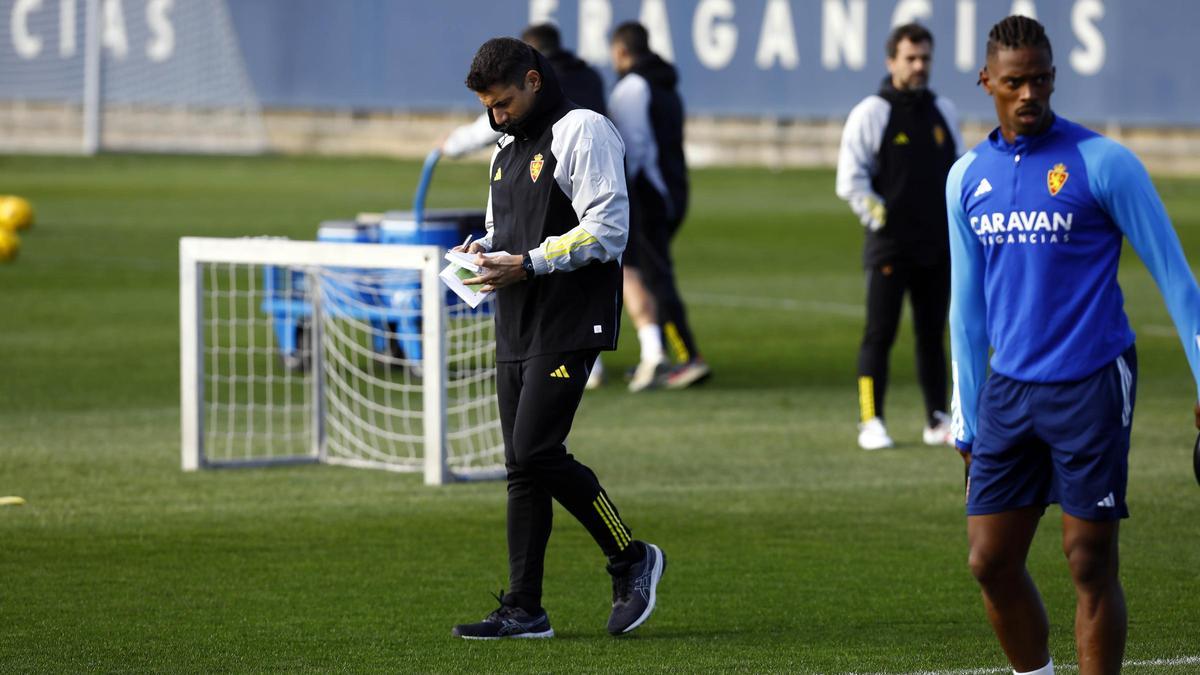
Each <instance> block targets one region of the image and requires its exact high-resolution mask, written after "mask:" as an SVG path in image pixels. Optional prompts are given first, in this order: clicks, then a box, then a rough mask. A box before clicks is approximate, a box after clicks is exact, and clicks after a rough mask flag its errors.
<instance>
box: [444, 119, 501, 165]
mask: <svg viewBox="0 0 1200 675" xmlns="http://www.w3.org/2000/svg"><path fill="white" fill-rule="evenodd" d="M502 135H503V134H501V133H500V132H499V131H496V130H495V129H492V123H491V120H489V119H488V114H487V112H486V111H484V113H483V114H482V115H480V116H479V117H477V118H475V121H474V122H471V123H470V124H464V125H462V126H460V127H458V128H457V129H455V130H454V131H452V132H450V135H449V136H447V137H446V140H445V141H444V142H443V143H442V153H443V154H445V155H446V156H447V157H462V156H463V155H469V154H471V153H472V152H477V151H479V150H483V149H484V148H486V147H488V146H489V145H492V144H494V143H495V142H496V141H498V140H500V137H501V136H502Z"/></svg>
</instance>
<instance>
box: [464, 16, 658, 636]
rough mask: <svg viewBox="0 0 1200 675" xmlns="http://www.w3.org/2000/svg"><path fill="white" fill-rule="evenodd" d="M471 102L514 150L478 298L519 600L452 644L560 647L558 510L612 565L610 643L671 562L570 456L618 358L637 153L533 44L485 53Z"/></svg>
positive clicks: (642, 612) (494, 202)
mask: <svg viewBox="0 0 1200 675" xmlns="http://www.w3.org/2000/svg"><path fill="white" fill-rule="evenodd" d="M467 86H468V87H469V88H470V89H471V90H472V91H474V92H475V93H476V95H477V96H478V97H479V100H480V102H481V103H483V105H484V106H485V107H486V108H487V115H488V119H489V121H490V124H491V126H492V127H493V128H494V129H495V130H497V131H500V132H502V133H503V134H504V137H503V138H501V140H500V144H499V148H498V149H497V150H496V152H495V153H494V154H493V155H492V164H491V168H490V170H489V176H490V186H491V187H490V192H489V196H488V207H487V216H486V218H485V224H486V226H487V230H488V233H487V235H486V236H485V237H484V238H483V239H481V240H479V241H477V242H474V243H472V244H470V247H469V252H471V253H475V254H477V256H476V263H477V264H478V265H480V266H481V267H482V268H483V269H484V272H483V273H482V274H481V275H480V276H479V277H476V278H474V279H468V280H466V282H465V283H468V284H482V285H483V289H482V290H484V291H494V292H495V294H496V361H497V363H496V394H497V399H498V403H499V408H500V425H501V430H502V434H503V437H504V459H505V468H506V469H507V472H508V507H507V508H508V519H507V520H508V553H509V583H510V586H509V592H508V594H506V595H504V596H503V597H501V598H499V601H500V607H499V608H498V609H496V610H495V611H493V612H492V613H491V614H489V615H488V616H487V617H486V618H484V619H483V620H482V621H480V622H477V623H473V624H462V625H459V626H455V627H454V630H453V631H452V633H453V635H455V636H457V637H462V638H467V639H496V638H505V637H524V638H544V637H552V636H553V635H554V630H553V629H552V628H551V627H550V620H549V617H548V616H547V614H546V611H545V609H544V608H543V607H542V605H541V600H542V576H543V572H544V563H545V555H546V546H547V544H548V543H549V540H550V531H551V526H552V516H553V503H552V501H558V502H559V503H560V504H561V505H562V506H563V507H564V508H566V509H567V511H568V512H570V513H571V515H572V516H574V517H575V518H576V519H577V520H579V522H580V523H581V524H583V526H584V527H585V528H587V530H588V532H589V533H590V534H591V535H592V538H593V539H595V541H596V543H597V544H598V545H599V546H600V549H601V550H602V551H603V552H604V554H605V555H606V556H607V557H608V571H609V574H611V575H612V582H613V605H612V613H611V615H610V616H609V620H608V631H609V632H610V633H612V634H614V635H617V634H621V633H627V632H629V631H631V630H633V629H634V628H637V627H638V626H639V625H641V623H642V622H644V621H645V620H646V619H647V618H648V617H649V616H650V613H651V612H652V611H653V610H654V605H655V593H656V588H657V585H658V582H659V579H660V578H661V577H662V573H663V570H664V569H665V567H666V558H665V557H664V556H663V554H662V551H661V550H660V549H659V548H658V547H657V546H655V545H653V544H649V543H645V542H641V541H637V540H635V539H633V538H632V532H631V531H630V529H629V527H628V526H627V525H626V524H625V522H624V520H623V519H622V518H621V516H620V514H619V512H618V511H617V508H616V506H615V505H614V504H613V502H612V500H611V499H610V498H609V496H608V493H607V492H605V490H604V489H603V488H602V487H601V486H600V482H599V480H598V479H597V478H596V474H595V473H593V472H592V470H591V469H589V468H588V467H587V466H584V465H583V464H582V463H580V462H579V461H578V460H576V459H575V457H574V456H572V455H571V454H570V453H568V452H567V448H566V438H567V434H568V433H569V432H570V429H571V424H572V422H573V420H574V417H575V412H576V409H577V408H578V406H579V402H580V400H581V398H582V396H583V390H584V384H585V382H586V381H587V379H588V374H589V370H590V368H591V366H592V364H593V363H594V362H595V360H596V357H597V355H599V353H600V351H601V350H606V349H614V348H616V344H617V334H618V329H619V327H620V319H621V267H620V260H621V255H622V254H623V252H624V250H625V244H626V241H627V239H628V234H629V200H628V195H627V192H626V187H625V172H624V169H623V161H624V144H623V143H622V142H621V138H620V136H619V135H618V134H617V131H616V129H615V128H614V127H613V125H612V123H611V122H610V121H608V119H607V118H605V117H604V116H603V115H600V114H597V113H595V112H593V111H590V110H586V109H583V108H580V107H578V106H576V105H575V104H574V103H572V102H571V101H570V100H569V99H567V98H566V96H564V95H563V91H562V88H561V87H560V85H559V83H558V79H557V77H556V75H555V70H554V68H553V67H551V66H550V64H549V62H548V60H547V59H546V58H545V57H544V56H543V55H542V54H540V53H539V52H538V51H537V50H535V49H533V48H532V47H530V46H529V45H526V44H525V43H523V42H520V41H518V40H514V39H512V38H495V39H492V40H488V41H487V42H485V43H484V44H483V46H481V47H480V48H479V51H478V52H477V53H476V55H475V59H474V61H473V62H472V64H471V71H470V73H469V74H468V76H467ZM459 249H461V247H459ZM485 254H488V255H485Z"/></svg>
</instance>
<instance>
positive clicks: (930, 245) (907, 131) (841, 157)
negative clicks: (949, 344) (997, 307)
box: [837, 23, 962, 450]
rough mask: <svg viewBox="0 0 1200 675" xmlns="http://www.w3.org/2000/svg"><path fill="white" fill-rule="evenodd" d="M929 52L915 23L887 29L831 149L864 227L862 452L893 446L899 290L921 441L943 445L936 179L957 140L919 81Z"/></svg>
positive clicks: (953, 125)
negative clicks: (870, 85) (872, 83)
mask: <svg viewBox="0 0 1200 675" xmlns="http://www.w3.org/2000/svg"><path fill="white" fill-rule="evenodd" d="M932 58H933V35H932V34H930V32H929V31H928V30H926V29H925V28H924V27H922V26H920V25H918V24H911V23H910V24H905V25H902V26H897V27H896V28H895V29H893V30H892V33H891V35H889V36H888V41H887V68H888V76H887V77H885V78H884V80H883V84H882V86H881V87H880V89H879V92H878V93H877V94H874V95H872V96H868V97H867V98H866V99H864V100H863V101H862V102H861V103H859V104H858V105H857V106H855V107H854V109H853V110H851V111H850V115H849V117H847V118H846V126H845V129H844V130H843V131H842V143H841V149H840V152H839V154H838V171H837V195H838V197H841V198H842V199H844V200H846V201H848V202H849V203H850V208H851V209H852V210H853V211H854V213H855V214H856V215H857V216H858V218H859V220H860V221H861V222H862V224H863V226H864V227H866V229H867V232H866V241H865V243H864V245H863V266H864V267H865V268H866V270H867V325H866V327H865V329H864V331H863V340H862V346H861V348H860V350H859V357H858V389H859V410H860V420H861V422H860V424H859V434H858V444H859V446H860V447H862V448H863V449H864V450H877V449H880V448H889V447H892V445H893V442H892V438H891V436H890V435H889V434H888V431H887V427H886V424H885V422H884V419H885V417H884V409H883V405H884V395H885V394H886V392H887V382H888V368H889V364H888V358H889V353H890V352H891V349H892V344H893V343H894V342H895V340H896V331H897V329H898V328H899V325H900V313H901V310H902V309H903V303H904V294H905V293H906V292H907V293H908V295H909V298H910V302H911V303H912V308H913V328H914V331H915V333H916V343H917V377H918V380H919V381H920V385H921V390H922V393H923V395H924V399H925V412H926V420H925V421H926V424H925V430H924V434H923V438H924V441H925V443H926V444H929V445H950V444H952V442H951V440H950V418H949V416H948V415H947V414H946V410H947V406H946V390H947V386H946V347H945V334H946V312H947V310H948V308H949V304H950V249H949V235H948V234H947V229H946V199H945V185H946V174H947V173H949V171H950V166H951V165H952V164H953V163H954V161H955V160H956V159H957V158H958V155H959V154H960V153H961V152H962V139H961V138H960V137H959V134H958V118H957V114H956V112H955V110H954V106H953V105H952V104H951V103H950V101H949V100H947V99H945V98H943V97H941V96H936V95H935V94H934V93H933V92H931V91H930V90H929V88H928V84H929V73H930V65H931V63H932Z"/></svg>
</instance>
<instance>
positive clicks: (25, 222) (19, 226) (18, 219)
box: [0, 195, 33, 232]
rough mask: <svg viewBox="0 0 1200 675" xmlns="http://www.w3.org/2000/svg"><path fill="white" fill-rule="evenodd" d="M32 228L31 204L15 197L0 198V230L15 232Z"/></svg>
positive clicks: (5, 196)
mask: <svg viewBox="0 0 1200 675" xmlns="http://www.w3.org/2000/svg"><path fill="white" fill-rule="evenodd" d="M32 226H33V204H30V203H29V200H28V199H25V198H24V197H17V196H16V195H3V196H0V230H8V231H10V232H15V231H17V230H24V229H27V228H29V227H32Z"/></svg>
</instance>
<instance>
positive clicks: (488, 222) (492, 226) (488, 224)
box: [478, 148, 500, 251]
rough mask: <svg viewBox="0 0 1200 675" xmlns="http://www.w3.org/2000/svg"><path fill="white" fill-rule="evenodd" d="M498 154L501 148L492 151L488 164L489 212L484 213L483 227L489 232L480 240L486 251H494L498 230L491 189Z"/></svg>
mask: <svg viewBox="0 0 1200 675" xmlns="http://www.w3.org/2000/svg"><path fill="white" fill-rule="evenodd" d="M498 154H500V148H496V149H495V150H493V151H492V159H491V161H490V162H488V201H487V211H486V212H484V215H483V227H484V229H486V230H487V234H485V235H484V236H483V238H482V239H479V240H478V241H479V245H480V246H482V247H483V248H484V250H485V251H491V250H492V233H493V232H494V231H495V230H496V219H495V217H494V216H492V188H491V185H492V182H493V179H492V177H493V176H494V175H495V174H494V172H495V170H496V155H498Z"/></svg>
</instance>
